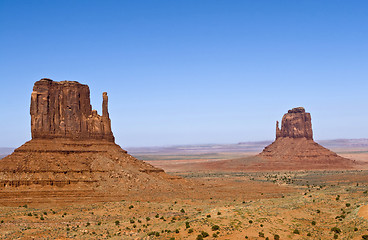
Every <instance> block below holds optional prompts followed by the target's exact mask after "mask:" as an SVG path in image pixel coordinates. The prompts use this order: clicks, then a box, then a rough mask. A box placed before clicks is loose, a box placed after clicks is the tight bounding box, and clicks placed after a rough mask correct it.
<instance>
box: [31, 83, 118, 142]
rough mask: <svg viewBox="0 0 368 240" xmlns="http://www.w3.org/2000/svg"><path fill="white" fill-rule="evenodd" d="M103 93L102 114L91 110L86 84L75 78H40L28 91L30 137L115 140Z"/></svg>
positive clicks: (105, 94) (105, 95)
mask: <svg viewBox="0 0 368 240" xmlns="http://www.w3.org/2000/svg"><path fill="white" fill-rule="evenodd" d="M107 101H108V99H107V93H103V104H102V109H103V111H102V116H100V115H98V114H97V111H96V110H92V106H91V104H90V98H89V88H88V86H87V85H84V84H80V83H78V82H74V81H62V82H54V81H52V80H51V79H47V78H44V79H41V80H40V81H38V82H36V83H35V84H34V87H33V92H32V95H31V131H32V138H33V139H52V138H70V139H105V140H108V141H110V142H114V135H113V134H112V132H111V123H110V118H109V113H108V110H107V104H108V102H107Z"/></svg>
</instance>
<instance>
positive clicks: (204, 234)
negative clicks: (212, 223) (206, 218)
mask: <svg viewBox="0 0 368 240" xmlns="http://www.w3.org/2000/svg"><path fill="white" fill-rule="evenodd" d="M201 235H202V236H203V237H204V238H205V237H208V236H209V234H208V233H207V232H205V231H202V232H201Z"/></svg>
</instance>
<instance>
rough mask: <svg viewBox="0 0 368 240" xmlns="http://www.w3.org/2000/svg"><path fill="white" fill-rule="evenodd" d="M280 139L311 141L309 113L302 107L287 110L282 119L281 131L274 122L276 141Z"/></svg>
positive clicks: (277, 123)
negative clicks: (304, 139)
mask: <svg viewBox="0 0 368 240" xmlns="http://www.w3.org/2000/svg"><path fill="white" fill-rule="evenodd" d="M281 137H289V138H306V139H313V131H312V120H311V115H310V113H307V112H305V109H304V108H302V107H298V108H293V109H291V110H289V111H288V113H286V114H285V115H284V116H283V117H282V123H281V129H279V122H276V139H278V138H281Z"/></svg>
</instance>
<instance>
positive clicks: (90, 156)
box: [0, 78, 184, 203]
mask: <svg viewBox="0 0 368 240" xmlns="http://www.w3.org/2000/svg"><path fill="white" fill-rule="evenodd" d="M102 97H103V102H102V116H101V115H99V114H98V113H97V111H96V110H92V106H91V104H90V92H89V87H88V86H87V85H84V84H80V83H78V82H75V81H61V82H55V81H52V80H50V79H46V78H44V79H41V80H39V81H37V82H36V83H35V84H34V87H33V92H32V94H31V107H30V114H31V132H32V139H31V140H30V141H28V142H26V143H25V144H23V145H22V146H21V147H19V148H17V149H15V150H14V152H13V153H12V154H11V155H9V156H7V157H5V158H3V159H1V160H0V199H1V201H0V203H6V202H7V201H14V202H16V201H17V199H18V200H19V201H20V202H21V201H24V199H27V201H29V202H32V201H41V202H42V201H44V200H45V199H47V198H54V199H60V200H62V201H66V202H67V201H74V200H76V199H77V200H78V199H91V200H93V199H94V200H101V201H103V200H106V199H110V198H111V196H112V195H114V196H120V197H121V196H129V195H130V196H135V195H139V194H140V195H147V196H148V195H149V196H154V195H155V194H156V195H157V196H158V197H159V196H160V193H161V192H165V193H168V192H176V191H180V190H181V188H182V186H183V184H182V182H183V181H184V180H182V179H179V178H177V177H173V176H170V175H168V174H166V173H165V172H164V171H163V170H162V169H159V168H156V167H153V166H152V165H150V164H148V163H145V162H143V161H141V160H138V159H136V158H134V157H133V156H131V155H129V154H128V153H127V152H126V151H125V150H123V149H122V148H121V147H120V146H118V145H117V144H115V138H114V135H113V133H112V130H111V121H110V117H109V112H108V97H107V93H105V92H104V93H103V95H102Z"/></svg>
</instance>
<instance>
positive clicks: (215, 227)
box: [212, 225, 220, 231]
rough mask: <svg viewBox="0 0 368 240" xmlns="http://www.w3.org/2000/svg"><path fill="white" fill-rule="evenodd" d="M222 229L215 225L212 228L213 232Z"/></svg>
mask: <svg viewBox="0 0 368 240" xmlns="http://www.w3.org/2000/svg"><path fill="white" fill-rule="evenodd" d="M219 229H220V226H219V225H213V226H212V231H217V230H219Z"/></svg>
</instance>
